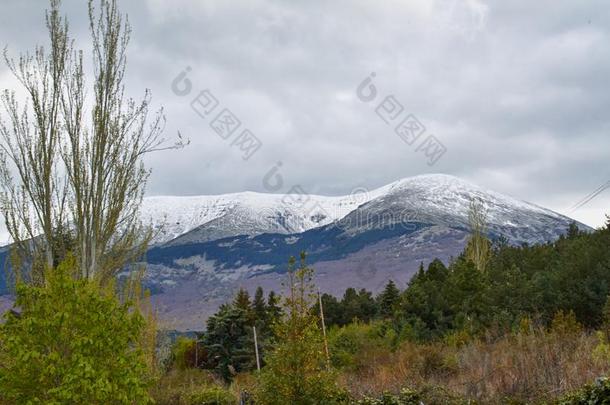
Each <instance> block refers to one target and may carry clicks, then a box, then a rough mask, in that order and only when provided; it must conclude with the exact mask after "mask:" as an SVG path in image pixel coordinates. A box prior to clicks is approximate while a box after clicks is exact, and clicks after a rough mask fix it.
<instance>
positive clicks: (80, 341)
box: [0, 258, 150, 404]
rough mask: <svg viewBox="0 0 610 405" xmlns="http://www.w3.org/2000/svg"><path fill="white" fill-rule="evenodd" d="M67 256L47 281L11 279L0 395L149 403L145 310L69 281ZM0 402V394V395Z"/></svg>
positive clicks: (15, 399)
mask: <svg viewBox="0 0 610 405" xmlns="http://www.w3.org/2000/svg"><path fill="white" fill-rule="evenodd" d="M73 274H76V266H75V262H74V260H73V259H70V258H69V259H67V261H66V262H64V263H63V264H61V265H60V266H59V267H58V268H57V269H55V270H53V271H52V272H49V274H48V276H47V278H46V280H45V285H44V286H41V287H35V286H31V285H24V284H20V285H18V286H17V290H16V291H17V297H16V302H15V307H16V308H18V309H19V311H20V314H18V315H17V314H16V313H10V312H9V313H7V315H6V316H5V319H6V322H5V323H4V324H2V325H0V350H1V351H2V355H0V358H4V359H5V361H4V362H3V363H2V364H0V393H1V394H0V395H1V396H3V398H2V399H4V400H5V401H7V402H9V403H19V404H25V403H46V404H51V403H57V404H68V403H70V404H102V403H113V404H142V403H149V402H150V398H149V395H148V392H147V389H148V380H149V379H148V370H147V368H146V363H145V358H144V355H143V352H142V350H141V349H140V348H139V339H140V337H141V332H142V330H143V327H144V325H145V322H144V319H143V317H142V316H141V315H140V314H139V312H138V311H136V310H134V309H133V308H132V307H130V306H129V305H125V304H121V303H120V302H119V301H118V300H117V298H116V296H115V295H114V293H113V292H112V291H104V290H101V289H100V287H99V286H98V285H97V284H95V283H94V282H91V281H87V280H75V279H74V278H73V276H72V275H73ZM0 402H2V401H0Z"/></svg>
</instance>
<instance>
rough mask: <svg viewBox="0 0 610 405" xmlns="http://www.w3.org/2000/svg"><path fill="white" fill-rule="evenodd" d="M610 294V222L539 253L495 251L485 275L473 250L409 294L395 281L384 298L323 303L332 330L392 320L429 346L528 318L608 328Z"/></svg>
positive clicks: (432, 268)
mask: <svg viewBox="0 0 610 405" xmlns="http://www.w3.org/2000/svg"><path fill="white" fill-rule="evenodd" d="M609 292H610V222H609V224H608V226H607V227H606V228H604V229H601V230H598V231H596V232H593V233H586V232H581V231H579V230H578V228H576V226H575V225H573V226H571V227H570V229H569V230H568V231H567V233H566V235H564V236H562V237H560V238H559V239H558V240H557V241H555V242H552V243H547V244H543V245H535V246H528V245H522V246H512V245H509V244H508V243H507V242H506V241H505V240H498V241H496V242H495V243H493V244H491V249H490V254H489V257H488V259H487V260H486V261H485V266H484V267H483V268H482V271H481V270H479V269H477V266H476V265H475V263H473V261H472V260H470V259H469V258H468V254H467V252H466V251H465V252H464V253H463V254H461V255H460V256H459V257H457V258H455V259H454V260H453V261H452V262H451V263H450V264H449V265H448V266H445V265H444V264H443V263H442V262H441V261H440V260H434V261H433V262H431V263H430V264H429V265H428V266H427V268H424V266H423V265H421V266H420V269H419V271H418V273H417V274H416V275H415V276H414V277H413V278H412V279H411V281H410V282H409V284H408V285H407V286H406V288H405V289H404V290H403V291H399V289H398V288H397V286H396V285H395V284H394V283H393V282H392V281H390V282H389V283H388V284H387V285H386V287H385V289H384V291H383V292H381V293H380V294H379V295H378V296H377V297H376V298H373V296H372V294H371V293H370V292H368V291H366V290H360V291H358V292H356V291H355V290H354V289H352V288H349V289H347V290H346V291H345V294H344V295H343V297H342V298H341V299H337V298H335V297H333V296H331V295H327V294H325V295H324V296H323V297H322V301H323V303H324V309H325V316H326V319H327V321H328V323H329V324H331V325H337V326H343V325H347V324H349V323H351V322H353V321H355V320H359V321H362V322H369V321H371V320H375V319H380V320H390V321H391V322H392V325H393V326H394V327H395V329H396V332H398V333H399V334H400V335H403V336H404V338H410V339H416V340H419V341H426V340H431V339H435V338H439V337H442V336H444V335H446V334H448V333H451V332H455V331H462V332H466V333H469V334H477V333H482V332H484V331H489V330H490V329H493V330H494V331H496V333H504V332H506V331H510V330H511V329H513V328H515V327H518V326H519V324H520V322H521V321H522V319H524V318H528V319H530V320H531V321H533V322H537V323H540V324H544V325H548V324H549V323H550V322H551V320H552V319H553V317H554V316H555V315H556V314H557V313H558V312H560V311H562V312H565V313H568V312H573V313H574V314H575V316H576V319H577V321H578V322H579V323H581V324H583V325H584V326H586V327H588V328H596V327H599V325H600V324H601V322H602V319H603V311H604V307H605V304H606V302H607V298H608V294H609Z"/></svg>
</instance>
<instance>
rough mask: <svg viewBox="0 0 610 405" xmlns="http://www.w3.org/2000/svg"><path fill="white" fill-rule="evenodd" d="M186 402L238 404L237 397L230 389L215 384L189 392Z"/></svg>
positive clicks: (191, 403) (212, 404) (204, 404)
mask: <svg viewBox="0 0 610 405" xmlns="http://www.w3.org/2000/svg"><path fill="white" fill-rule="evenodd" d="M185 403H186V404H188V405H234V404H237V398H235V395H233V394H232V393H231V392H229V391H228V390H226V389H224V388H222V387H220V386H218V385H215V386H210V387H202V388H199V389H196V390H195V391H193V392H190V393H188V394H187V395H186V398H185Z"/></svg>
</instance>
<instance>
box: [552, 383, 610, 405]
mask: <svg viewBox="0 0 610 405" xmlns="http://www.w3.org/2000/svg"><path fill="white" fill-rule="evenodd" d="M606 404H610V379H609V378H599V379H597V381H596V382H595V383H594V384H591V385H587V386H586V387H584V388H582V389H580V390H578V391H576V392H574V393H571V394H568V395H566V396H565V397H563V398H562V399H560V400H559V401H558V402H557V405H606Z"/></svg>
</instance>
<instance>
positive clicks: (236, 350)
mask: <svg viewBox="0 0 610 405" xmlns="http://www.w3.org/2000/svg"><path fill="white" fill-rule="evenodd" d="M250 322H251V321H250V319H249V318H248V314H247V312H246V311H244V310H243V309H242V308H238V307H236V306H235V305H223V306H221V307H220V310H219V311H218V312H217V313H216V314H214V315H212V316H211V317H210V318H208V321H207V328H206V329H207V330H206V333H205V335H204V338H203V342H204V345H205V347H206V349H207V357H208V363H207V364H206V367H207V368H211V369H213V370H216V372H217V373H218V375H220V376H221V377H222V378H223V379H225V381H230V380H231V379H232V378H233V376H235V374H236V373H238V372H241V371H249V370H253V369H254V368H255V366H256V357H255V350H254V336H253V332H252V326H251V323H250Z"/></svg>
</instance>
